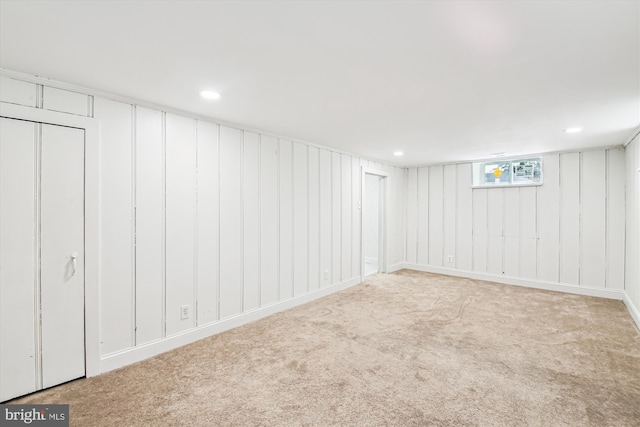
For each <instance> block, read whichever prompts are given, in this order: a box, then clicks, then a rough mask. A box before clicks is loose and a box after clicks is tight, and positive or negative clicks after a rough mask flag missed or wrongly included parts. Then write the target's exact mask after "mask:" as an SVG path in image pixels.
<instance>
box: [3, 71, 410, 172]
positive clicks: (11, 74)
mask: <svg viewBox="0 0 640 427" xmlns="http://www.w3.org/2000/svg"><path fill="white" fill-rule="evenodd" d="M0 75H1V76H5V77H8V78H10V79H14V80H20V81H23V82H29V83H35V84H39V85H43V86H47V87H52V88H56V89H63V90H68V91H71V92H76V93H81V94H84V95H90V96H99V97H100V98H105V99H109V100H111V101H117V102H123V103H125V104H131V105H135V106H140V107H145V108H150V109H152V110H157V111H162V112H165V113H171V114H177V115H179V116H183V117H188V118H192V119H196V120H202V121H205V122H209V123H214V124H217V125H221V126H226V127H229V128H232V129H237V130H242V131H247V132H253V133H257V134H260V135H265V136H271V137H275V138H278V139H286V140H287V141H291V142H299V143H301V144H304V145H308V146H310V147H316V148H322V149H324V150H329V151H331V152H334V153H339V154H346V155H349V156H353V157H358V158H360V159H366V160H371V161H373V162H378V163H383V164H386V165H389V166H397V167H400V168H404V167H405V166H400V165H397V164H395V163H391V162H389V161H388V160H381V159H374V158H370V157H362V156H361V155H360V154H356V153H351V152H348V151H343V150H340V149H337V148H334V147H328V146H326V145H321V144H316V143H313V142H309V141H305V140H303V139H296V138H291V137H289V136H286V135H281V134H277V133H271V132H265V131H264V130H262V129H257V128H254V127H251V126H244V125H241V124H239V123H233V122H228V121H225V120H220V119H217V118H215V117H210V116H204V115H201V114H196V113H192V112H190V111H186V110H181V109H178V108H172V107H169V106H167V105H161V104H155V103H153V102H149V101H145V100H142V99H138V98H133V97H130V96H125V95H118V94H114V93H110V92H105V91H101V90H97V89H91V88H87V87H82V86H78V85H74V84H71V83H65V82H61V81H57V80H52V79H48V78H46V77H42V76H33V75H31V74H26V73H21V72H19V71H13V70H8V69H6V68H0Z"/></svg>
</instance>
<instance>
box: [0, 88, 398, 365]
mask: <svg viewBox="0 0 640 427" xmlns="http://www.w3.org/2000/svg"><path fill="white" fill-rule="evenodd" d="M90 93H91V92H90V91H86V93H85V92H83V89H77V91H69V90H63V89H58V88H53V87H49V86H43V85H41V84H36V83H33V82H28V81H20V80H16V79H13V78H7V77H4V76H3V77H2V79H1V80H0V101H3V102H10V103H15V104H20V105H27V106H31V107H36V108H43V109H51V110H55V111H61V112H66V113H70V114H78V115H83V116H88V117H95V118H96V119H97V120H99V126H100V187H99V189H96V190H97V191H99V196H100V259H99V264H100V280H99V283H100V285H99V286H100V316H101V322H100V325H101V326H100V346H101V348H100V351H101V355H102V356H103V357H105V358H109V357H110V356H112V355H117V354H123V353H127V352H129V351H131V350H132V349H133V350H134V351H135V349H136V348H138V347H141V348H147V350H145V352H146V353H145V354H146V355H147V356H148V355H150V354H153V352H154V351H153V350H151V351H149V350H148V347H149V345H150V344H154V343H158V342H160V343H161V342H162V341H164V340H167V339H168V338H170V337H172V336H173V337H177V336H181V335H184V334H188V333H189V332H190V331H194V330H198V329H200V330H202V327H203V326H206V325H212V324H216V323H218V322H222V321H224V320H225V319H235V318H240V319H241V318H243V316H245V315H247V316H248V315H250V314H251V313H253V312H256V310H260V309H261V308H268V309H269V310H270V312H273V311H274V309H273V307H276V308H277V307H280V306H282V307H285V306H291V305H292V303H291V302H287V301H294V302H295V301H296V300H295V299H296V298H298V297H301V296H304V295H309V294H310V293H311V292H314V291H319V290H322V289H327V288H331V287H336V289H338V286H339V285H345V284H353V283H357V282H358V281H359V277H360V265H361V263H360V209H359V208H358V201H359V200H361V199H360V188H361V185H360V180H361V166H365V167H374V168H377V169H383V170H386V171H389V172H390V185H391V191H390V193H391V194H390V197H389V201H390V203H389V206H388V212H389V227H388V241H389V247H388V252H389V253H388V257H389V260H390V265H399V264H401V263H402V262H403V261H404V246H405V245H404V241H403V239H404V233H403V231H402V230H403V229H404V228H403V227H404V225H403V224H404V217H405V214H404V207H403V202H404V187H405V183H404V175H405V173H404V172H405V171H404V169H402V168H398V167H394V166H390V165H385V164H381V163H376V162H372V161H368V160H365V159H361V158H358V157H356V156H352V155H349V154H345V153H340V152H336V151H332V150H331V149H328V148H324V147H318V146H312V145H309V144H306V143H303V142H297V141H291V140H288V139H284V138H278V137H275V136H270V135H266V134H261V133H259V132H252V131H246V130H243V129H240V128H234V127H231V126H225V125H219V124H216V123H214V122H212V121H208V120H201V119H196V118H193V117H186V116H184V115H180V114H175V113H171V112H165V111H161V109H160V108H156V107H149V106H147V107H143V106H140V105H135V104H134V103H133V102H131V103H130V102H122V99H119V100H113V99H110V97H108V96H97V95H91V94H90ZM325 272H326V275H325ZM325 293H326V292H325ZM305 300H308V298H306V299H305ZM300 301H302V299H300ZM285 302H287V303H286V304H284V305H283V303H285ZM279 303H280V305H278V304H279ZM185 305H186V306H189V309H190V317H189V318H188V319H181V317H180V307H181V306H185ZM251 316H252V317H251V318H255V315H251ZM246 318H247V319H248V318H249V317H246ZM199 336H202V333H200V335H199ZM158 348H159V349H160V348H164V349H167V348H168V347H166V346H165V347H162V346H159V347H158ZM135 359H136V358H135V357H134V358H132V359H129V360H130V361H131V360H135ZM122 360H124V361H125V363H126V359H122ZM114 363H115V362H114ZM118 363H121V362H118ZM109 366H110V367H115V366H117V363H116V364H111V365H109Z"/></svg>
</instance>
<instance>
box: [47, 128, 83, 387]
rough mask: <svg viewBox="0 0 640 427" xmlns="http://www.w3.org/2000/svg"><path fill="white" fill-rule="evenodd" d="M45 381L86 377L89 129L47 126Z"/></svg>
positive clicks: (59, 381) (49, 385)
mask: <svg viewBox="0 0 640 427" xmlns="http://www.w3.org/2000/svg"><path fill="white" fill-rule="evenodd" d="M41 176H42V181H41V182H42V185H41V192H40V193H41V196H40V236H41V242H42V243H41V247H40V275H41V276H40V277H41V300H42V309H41V310H42V312H41V318H42V383H43V387H45V388H46V387H51V386H54V385H56V384H60V383H62V382H65V381H69V380H72V379H75V378H78V377H82V376H84V130H81V129H74V128H67V127H62V126H51V125H42V167H41Z"/></svg>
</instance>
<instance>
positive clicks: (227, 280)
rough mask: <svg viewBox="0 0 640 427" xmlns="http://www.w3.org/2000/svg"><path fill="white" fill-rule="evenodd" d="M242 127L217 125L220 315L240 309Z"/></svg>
mask: <svg viewBox="0 0 640 427" xmlns="http://www.w3.org/2000/svg"><path fill="white" fill-rule="evenodd" d="M242 140H243V134H242V131H239V130H237V129H232V128H228V127H226V126H220V318H221V319H224V318H226V317H229V316H233V315H235V314H238V313H240V312H242V305H243V298H242V289H243V276H244V270H243V242H244V234H243V225H244V224H243V216H244V212H243V209H242V202H243V200H242V198H243V192H242V190H243V188H242V187H243V185H242V184H243V176H242V145H243V143H242Z"/></svg>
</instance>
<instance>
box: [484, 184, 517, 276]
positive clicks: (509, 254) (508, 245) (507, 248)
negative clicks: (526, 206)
mask: <svg viewBox="0 0 640 427" xmlns="http://www.w3.org/2000/svg"><path fill="white" fill-rule="evenodd" d="M494 190H495V189H494ZM489 191H490V192H491V191H492V190H489ZM498 191H502V195H503V200H504V205H503V206H504V274H505V275H507V276H512V277H517V276H518V265H519V261H520V259H519V252H520V250H519V248H520V189H519V188H504V189H502V190H498ZM489 212H490V214H491V207H489Z"/></svg>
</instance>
